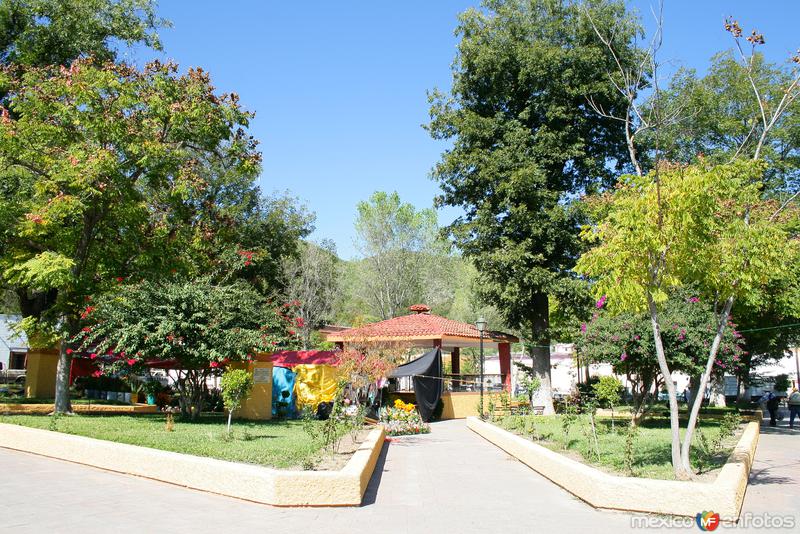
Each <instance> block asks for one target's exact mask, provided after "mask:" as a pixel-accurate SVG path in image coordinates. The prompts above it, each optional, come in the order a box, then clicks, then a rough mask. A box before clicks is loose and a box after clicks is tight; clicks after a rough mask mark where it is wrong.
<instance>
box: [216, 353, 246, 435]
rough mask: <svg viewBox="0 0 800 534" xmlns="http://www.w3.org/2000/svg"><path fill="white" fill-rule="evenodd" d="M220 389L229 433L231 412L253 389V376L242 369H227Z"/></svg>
mask: <svg viewBox="0 0 800 534" xmlns="http://www.w3.org/2000/svg"><path fill="white" fill-rule="evenodd" d="M220 386H221V387H222V402H223V403H224V404H225V408H227V409H228V433H229V434H230V432H231V417H232V416H233V412H234V411H235V410H236V409H238V408H239V406H241V404H242V401H243V400H244V399H245V398H247V396H248V395H250V390H251V389H253V376H252V375H251V374H250V372H249V371H246V370H244V369H228V370H227V371H225V373H223V375H222V380H221V381H220Z"/></svg>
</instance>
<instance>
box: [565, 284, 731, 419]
mask: <svg viewBox="0 0 800 534" xmlns="http://www.w3.org/2000/svg"><path fill="white" fill-rule="evenodd" d="M605 304H606V299H605V298H602V299H600V300H599V301H598V302H597V310H596V311H595V313H594V315H593V316H592V319H591V320H590V321H589V322H588V323H584V324H583V325H581V329H580V330H581V331H580V335H579V336H578V339H577V340H576V347H577V349H578V353H579V354H580V355H581V357H582V358H585V359H586V360H588V361H589V362H592V363H599V362H605V363H610V364H611V366H612V368H613V369H614V372H615V373H617V374H621V375H625V376H627V378H628V380H629V381H630V382H631V384H632V385H633V389H634V391H632V394H633V397H634V398H633V401H634V406H635V407H638V406H639V405H640V403H641V402H643V400H644V396H645V395H646V394H647V392H649V391H651V390H652V389H654V385H655V386H660V385H661V384H662V383H663V377H662V376H661V372H660V369H659V366H658V361H657V360H656V356H655V347H654V344H653V330H652V324H651V322H650V317H649V315H648V314H646V313H639V314H637V313H620V314H611V313H608V312H607V311H606V310H605V309H604V308H605ZM660 313H661V319H662V327H661V338H662V341H663V343H664V349H665V352H666V357H667V362H668V364H669V366H670V369H672V370H673V371H681V372H683V373H686V374H687V375H689V376H699V375H700V374H701V373H702V372H703V370H704V368H705V363H706V358H707V357H708V351H709V337H710V336H712V335H713V332H714V331H715V329H716V323H715V318H714V309H713V306H712V305H711V303H709V302H705V301H703V300H701V299H700V298H698V297H697V296H695V295H694V294H692V292H691V290H690V289H683V290H675V291H674V292H673V293H672V294H671V295H670V298H669V300H667V301H666V302H664V303H663V304H662V309H661V312H660ZM728 326H729V327H730V328H727V329H726V331H725V335H724V336H723V338H722V343H721V345H720V348H719V352H718V353H717V359H716V361H715V365H714V369H713V371H712V372H713V375H714V377H720V376H722V375H723V374H724V373H725V372H730V373H736V372H737V370H738V368H739V366H740V365H741V364H742V362H741V361H742V357H743V355H744V354H746V353H745V351H744V349H743V341H744V340H743V338H742V335H741V334H740V333H739V332H738V331H737V330H736V325H735V324H734V323H733V322H732V321H730V322H729V323H728ZM656 389H657V388H656Z"/></svg>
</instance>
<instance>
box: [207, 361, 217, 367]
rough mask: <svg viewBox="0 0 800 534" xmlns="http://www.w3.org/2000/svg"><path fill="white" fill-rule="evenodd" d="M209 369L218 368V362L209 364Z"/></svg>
mask: <svg viewBox="0 0 800 534" xmlns="http://www.w3.org/2000/svg"><path fill="white" fill-rule="evenodd" d="M209 367H214V368H216V367H219V362H211V363H210V364H209Z"/></svg>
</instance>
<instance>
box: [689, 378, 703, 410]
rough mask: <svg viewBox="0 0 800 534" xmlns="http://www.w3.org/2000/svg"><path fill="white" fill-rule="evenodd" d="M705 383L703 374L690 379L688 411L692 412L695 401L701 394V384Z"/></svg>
mask: <svg viewBox="0 0 800 534" xmlns="http://www.w3.org/2000/svg"><path fill="white" fill-rule="evenodd" d="M702 381H703V374H702V373H700V374H699V375H695V376H691V377H689V398H688V399H686V407H687V410H691V409H692V406H693V405H694V401H695V399H696V398H697V396H698V395H699V394H700V383H701V382H702Z"/></svg>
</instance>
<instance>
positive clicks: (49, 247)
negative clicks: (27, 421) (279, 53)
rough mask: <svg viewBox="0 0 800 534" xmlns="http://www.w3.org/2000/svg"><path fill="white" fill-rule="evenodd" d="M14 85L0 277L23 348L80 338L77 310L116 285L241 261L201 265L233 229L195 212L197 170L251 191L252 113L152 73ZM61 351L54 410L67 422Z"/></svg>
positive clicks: (201, 82) (171, 75) (24, 78)
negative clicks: (25, 342)
mask: <svg viewBox="0 0 800 534" xmlns="http://www.w3.org/2000/svg"><path fill="white" fill-rule="evenodd" d="M13 74H14V73H13V72H10V71H8V70H6V71H4V72H2V75H1V76H0V85H2V89H3V90H6V91H9V94H10V109H9V110H6V109H5V108H3V109H2V110H0V115H1V116H0V173H1V174H2V180H0V183H2V184H3V188H2V193H3V194H2V196H0V213H3V215H2V217H3V221H4V224H5V225H4V232H3V235H2V238H0V277H1V278H2V280H3V282H4V284H5V285H7V286H8V287H11V288H13V289H14V290H15V292H16V293H17V294H18V295H19V296H20V300H21V303H20V304H21V308H22V313H23V315H24V316H25V320H24V321H23V326H24V327H25V328H26V330H27V331H28V332H29V335H30V339H31V343H32V346H36V345H37V344H38V343H53V342H54V341H56V340H58V339H61V340H64V339H69V338H71V337H73V336H74V335H75V334H77V333H78V331H79V323H80V314H81V311H82V310H83V308H84V307H85V306H86V299H87V298H88V297H90V296H91V295H93V294H98V293H102V292H103V291H105V290H107V289H109V288H110V287H113V286H114V285H115V284H116V283H117V282H116V281H115V280H117V279H125V278H130V277H133V278H134V280H138V279H141V278H148V277H150V276H163V275H164V274H165V273H169V272H170V271H173V270H174V271H176V272H193V271H194V272H196V271H197V266H198V262H200V260H198V258H204V260H203V261H202V262H200V268H201V269H210V268H212V267H216V268H219V267H220V266H222V265H224V264H225V260H227V261H228V263H230V261H232V260H233V259H239V260H241V259H243V258H242V257H237V255H236V252H235V249H236V247H235V245H230V244H229V245H228V246H227V247H226V248H225V250H226V254H227V256H225V257H221V256H220V254H219V253H215V254H212V255H210V256H209V254H208V252H209V251H210V250H213V249H214V247H215V246H216V245H217V244H218V242H217V241H216V240H215V237H216V233H215V229H217V228H219V227H224V226H225V224H226V221H227V220H228V219H227V218H226V217H225V211H220V210H219V208H218V207H214V206H212V207H211V208H210V209H208V210H207V209H206V208H209V205H208V204H207V203H205V202H202V200H203V199H204V198H206V197H205V195H206V193H207V191H208V188H209V182H208V181H207V180H205V179H204V176H205V175H204V170H203V169H205V168H204V161H207V160H211V159H218V160H220V161H224V162H225V165H226V166H227V167H228V169H230V173H232V174H236V175H237V176H246V177H249V179H250V180H251V181H252V180H253V179H254V177H255V176H256V174H257V173H258V171H259V167H260V165H259V163H260V154H259V153H258V152H257V151H256V142H255V141H254V140H253V139H252V138H251V137H249V136H248V135H247V134H246V132H245V130H244V128H245V127H246V126H247V123H248V121H249V119H250V117H251V114H250V113H248V112H246V111H244V110H242V109H241V107H240V106H239V103H238V97H237V96H236V95H235V94H229V95H221V96H220V95H217V94H216V93H215V92H214V88H213V86H212V85H211V80H210V78H209V76H208V75H207V74H206V73H205V72H203V71H202V70H201V69H190V70H189V72H188V73H187V74H185V75H178V74H177V67H176V66H175V65H174V64H170V63H167V64H163V63H159V62H153V63H150V64H148V65H147V66H146V67H145V69H144V70H143V71H137V70H135V69H133V68H131V67H128V66H126V65H116V64H105V65H98V64H96V63H95V62H93V61H92V60H90V59H88V60H78V61H75V62H73V63H72V65H71V67H70V68H64V67H61V68H55V67H46V68H30V69H27V70H26V71H24V72H23V73H21V75H20V76H19V77H16V76H14V75H13ZM224 176H230V174H226V175H224ZM224 176H222V177H221V178H220V179H221V180H222V182H221V183H218V184H217V185H218V186H220V187H224ZM206 214H209V215H210V216H211V218H207V217H205V215H206ZM212 223H213V224H212ZM244 252H245V253H247V251H244ZM244 259H246V256H245V257H244ZM245 263H246V262H245ZM61 345H62V350H61V355H60V359H59V365H58V373H57V381H56V392H57V393H56V407H55V409H56V412H69V411H70V409H71V407H70V403H69V396H68V379H69V369H70V361H71V358H70V356H69V355H68V354H67V353H66V352H65V351H66V348H67V346H66V343H62V344H61Z"/></svg>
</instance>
